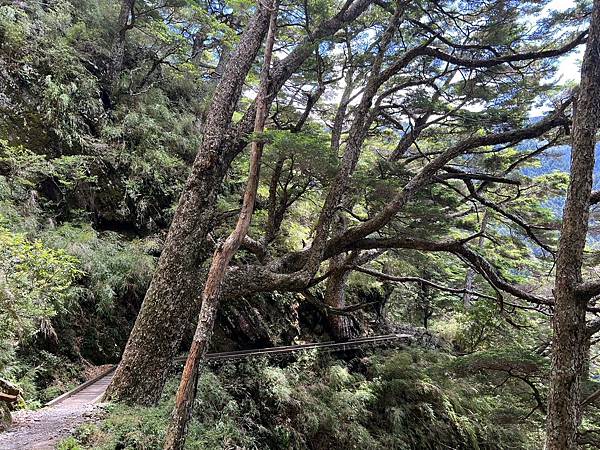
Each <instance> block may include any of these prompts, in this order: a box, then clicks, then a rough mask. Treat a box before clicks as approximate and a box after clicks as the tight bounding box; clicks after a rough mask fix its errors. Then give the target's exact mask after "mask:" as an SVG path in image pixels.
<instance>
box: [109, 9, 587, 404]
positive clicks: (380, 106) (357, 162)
mask: <svg viewBox="0 0 600 450" xmlns="http://www.w3.org/2000/svg"><path fill="white" fill-rule="evenodd" d="M369 6H370V2H368V1H365V0H355V1H348V2H346V3H345V4H344V5H342V6H341V7H340V9H339V12H337V13H336V14H335V15H333V16H331V18H329V19H327V18H323V19H321V20H319V21H315V22H312V21H311V19H312V18H314V17H315V16H318V14H316V11H315V10H314V9H311V6H310V5H309V6H308V9H306V8H307V6H302V7H299V8H298V9H297V10H296V12H297V11H299V12H300V14H301V16H302V17H304V18H305V19H306V20H305V22H306V23H304V24H302V25H297V24H296V22H294V24H295V25H294V26H295V27H297V28H298V29H299V31H298V33H299V34H300V35H301V36H304V38H303V39H298V36H294V39H293V42H292V43H288V44H287V45H285V52H286V55H287V56H285V57H283V58H282V59H281V60H280V61H278V62H277V63H276V64H275V65H274V67H273V68H272V71H271V77H270V80H269V90H268V92H269V95H268V97H267V99H268V103H269V104H270V103H274V106H275V107H274V108H273V112H272V113H271V116H270V118H269V119H270V120H271V121H272V122H273V123H274V124H275V126H276V127H278V128H279V130H277V131H275V132H273V134H272V141H273V143H272V145H269V148H270V149H272V150H273V152H274V154H273V155H270V154H267V155H265V158H266V159H265V162H266V164H267V167H266V169H267V170H265V171H264V174H265V177H264V179H263V180H261V183H262V185H263V187H264V188H265V191H264V192H265V193H268V195H267V198H266V200H265V202H264V204H266V205H267V207H266V208H264V211H261V209H262V207H261V203H262V202H259V205H258V211H257V214H259V217H258V220H255V221H254V223H255V224H256V225H255V226H254V227H251V228H250V231H249V233H248V235H247V236H246V238H245V239H244V241H243V242H242V248H243V250H244V257H243V259H240V260H236V258H233V259H232V262H231V264H230V267H229V268H228V269H227V271H226V274H225V279H224V280H223V286H222V292H221V296H222V298H223V300H231V299H235V298H240V297H243V296H251V295H253V294H256V293H259V292H273V291H292V292H301V293H303V294H305V298H307V299H312V300H311V301H315V302H316V303H318V304H319V306H320V307H322V308H323V310H325V311H328V312H330V313H332V314H347V313H348V312H350V311H353V310H356V309H358V308H361V307H363V306H364V305H345V298H344V296H343V295H340V293H341V294H343V293H344V290H345V287H346V283H347V280H348V278H349V275H351V274H352V273H353V272H356V271H358V270H362V271H363V273H364V274H365V275H369V276H373V277H375V278H378V279H388V280H389V281H390V282H406V283H417V284H418V285H420V286H425V285H427V286H429V287H433V288H434V289H436V290H443V291H445V292H447V293H449V294H454V295H459V296H462V295H464V294H465V293H466V291H469V292H468V293H469V295H471V297H472V300H471V301H474V300H473V298H475V297H476V298H478V299H479V300H477V301H481V300H482V299H484V300H486V301H495V302H497V304H498V305H499V308H500V310H502V308H503V307H504V305H505V304H506V302H505V299H504V295H508V296H509V298H510V300H511V305H512V307H514V308H525V309H526V308H531V307H532V306H531V305H532V304H533V305H534V306H533V307H535V308H540V309H544V310H546V309H548V308H549V307H551V306H552V304H553V301H552V299H550V298H547V297H545V296H544V295H542V294H536V293H535V292H532V290H531V289H528V288H527V287H523V286H520V285H519V284H518V279H516V278H515V277H514V275H511V274H510V271H508V270H501V269H498V268H496V267H495V265H494V264H493V263H492V262H490V261H489V260H488V258H489V257H493V258H494V261H493V262H496V263H498V265H500V263H501V262H503V261H504V260H506V259H509V258H508V257H507V258H505V259H504V260H500V258H499V255H485V246H482V245H479V239H478V238H479V237H480V236H481V235H482V234H485V235H486V236H491V235H492V234H493V233H500V232H499V231H498V229H499V228H500V227H509V229H510V230H511V233H515V234H517V235H518V236H519V237H522V239H525V240H527V241H528V242H529V243H530V244H531V245H533V246H535V247H537V248H540V249H541V250H542V251H544V252H546V253H548V254H551V253H552V252H553V251H554V249H553V245H554V241H553V239H554V234H552V232H551V227H548V226H544V224H541V223H540V222H542V221H544V220H547V217H544V216H543V214H542V213H540V210H539V209H538V208H537V207H536V206H534V205H539V201H540V198H541V196H543V195H546V194H547V192H545V191H544V189H543V188H540V187H539V186H537V187H536V182H531V181H530V180H529V179H527V178H526V177H523V175H522V174H521V173H520V169H521V168H522V167H523V166H525V165H527V164H528V163H529V162H530V161H532V160H534V159H535V158H537V157H539V155H540V154H541V153H543V152H544V151H545V150H547V149H549V148H550V147H551V146H552V145H553V144H556V143H560V142H562V141H563V140H564V131H563V130H564V127H565V126H567V125H568V124H569V123H570V119H569V118H568V115H569V113H570V108H571V103H572V102H571V99H570V98H561V97H560V96H557V97H555V98H554V102H553V103H554V104H553V109H554V110H553V111H552V112H551V113H549V114H547V115H546V117H544V118H541V119H540V120H538V121H535V122H531V121H530V120H529V117H528V115H529V111H530V109H531V106H532V102H533V101H534V100H535V99H536V98H538V97H540V96H546V97H549V96H550V95H551V94H553V92H552V90H553V86H549V85H546V84H545V83H544V82H542V80H544V79H545V78H546V77H547V76H548V75H550V74H552V73H553V70H554V68H555V65H556V61H557V57H559V56H561V55H564V54H566V53H568V52H569V51H571V50H573V49H575V48H577V46H579V45H580V44H582V43H583V42H584V41H585V38H586V32H585V31H583V30H578V31H576V32H567V33H565V34H564V35H563V36H562V38H561V39H558V42H557V39H556V35H557V33H558V32H559V29H560V26H556V24H554V25H553V24H552V23H550V22H548V21H544V22H540V24H539V27H538V28H536V29H535V30H534V31H531V30H529V29H525V28H524V27H523V26H520V25H519V23H520V22H519V21H520V18H521V17H522V16H523V15H525V14H528V15H534V14H536V13H538V12H539V11H540V9H541V8H542V7H543V5H540V4H539V2H502V3H498V2H491V1H490V2H486V1H483V2H475V3H472V4H471V3H469V4H464V3H461V4H458V5H457V4H456V3H455V2H442V3H440V2H427V1H414V2H411V1H403V2H395V3H394V2H392V3H382V2H380V3H378V4H377V5H376V6H373V7H372V8H370V9H369V10H368V11H367V8H368V7H369ZM268 15H269V14H268V11H266V10H265V9H264V8H263V6H262V5H260V4H259V5H258V6H257V7H256V10H255V11H254V12H253V15H252V18H251V19H250V21H249V23H248V25H247V27H246V29H245V31H244V33H243V34H242V36H241V38H240V42H239V44H238V45H237V46H236V48H235V49H234V50H233V51H232V52H231V54H230V55H229V57H228V63H227V65H226V67H225V69H224V70H223V73H222V78H221V80H220V82H219V84H218V85H217V87H216V88H215V93H214V99H213V102H212V104H211V106H210V107H209V109H208V114H207V115H206V122H205V124H204V135H203V143H202V146H201V148H200V150H199V152H198V155H197V158H196V161H195V163H194V166H193V167H192V172H191V174H190V178H189V179H188V182H187V185H186V188H185V189H184V192H183V194H182V197H181V199H180V202H179V206H178V208H177V212H176V215H175V218H174V220H173V223H172V225H171V229H170V231H169V235H168V237H167V241H166V244H165V248H164V250H163V252H162V254H161V258H160V262H159V267H158V269H157V271H156V274H155V276H154V279H153V281H152V284H151V286H150V289H149V290H148V293H147V295H146V298H145V301H144V304H143V306H142V309H141V311H140V314H139V317H138V320H137V322H136V325H135V327H134V330H133V331H132V334H131V337H130V340H129V342H128V344H127V347H126V349H125V353H124V355H123V359H122V362H121V364H120V365H119V368H118V370H117V372H116V374H115V378H114V380H113V382H112V384H111V386H110V388H109V391H108V392H107V395H108V396H109V397H111V398H115V399H122V400H128V401H133V402H139V403H152V402H154V401H156V400H157V398H158V396H159V395H160V392H161V390H162V387H163V385H164V382H165V379H166V374H167V372H168V369H169V366H170V361H171V358H172V357H173V356H174V354H175V353H176V352H177V350H178V348H179V344H180V342H181V339H182V336H183V334H184V332H185V330H186V328H187V326H188V322H189V320H190V318H191V317H193V316H194V315H195V312H197V311H198V309H199V306H200V305H199V301H198V300H199V298H200V293H201V292H202V283H203V280H204V279H205V278H206V270H205V269H204V268H203V262H204V261H205V259H206V257H207V255H208V254H209V253H210V250H211V247H212V245H211V243H210V242H211V241H210V240H209V239H207V235H208V232H209V230H213V229H215V233H223V234H224V235H227V234H228V230H229V229H230V228H231V227H232V226H233V224H231V223H228V222H227V219H223V218H222V217H221V216H219V217H217V214H216V210H217V208H216V206H217V198H218V195H217V194H218V192H219V190H220V189H221V187H222V184H223V179H224V177H225V174H226V173H228V172H229V171H231V170H232V163H236V161H237V160H236V158H237V156H238V155H239V154H240V153H241V152H242V150H243V149H244V148H245V146H246V144H247V143H248V142H249V135H250V133H251V131H252V130H253V126H254V122H255V120H254V119H255V112H256V103H251V105H250V106H249V107H247V109H246V110H245V112H243V114H242V115H241V119H240V120H239V121H238V122H237V123H233V120H232V117H233V114H234V112H235V111H237V110H238V109H241V108H242V105H243V102H240V98H241V96H242V87H243V84H244V82H245V80H246V78H247V76H248V74H249V73H250V72H251V69H252V65H253V63H254V60H255V58H256V56H257V54H258V52H259V49H260V45H261V44H260V43H261V41H262V38H263V36H264V35H265V33H266V30H267V26H268ZM322 15H325V14H322ZM460 17H466V18H468V20H466V19H460ZM280 19H281V20H280V23H281V26H283V25H284V23H285V22H286V21H287V20H288V17H287V16H286V15H285V14H281V17H280ZM289 20H291V19H289ZM284 39H285V38H284V37H282V41H284ZM297 42H299V43H297ZM282 47H283V46H282ZM341 80H346V82H345V83H344V85H343V86H340V85H339V84H338V83H339V81H341ZM328 91H329V92H328ZM334 91H335V92H337V93H341V94H342V95H341V98H340V101H339V102H334V104H332V103H331V100H330V99H331V96H330V97H329V99H328V96H327V95H326V94H328V93H329V94H332V93H333V92H334ZM324 93H325V94H324ZM335 103H337V104H335ZM267 106H269V105H267ZM317 110H319V111H320V112H323V113H324V114H323V117H324V121H325V124H323V121H321V122H319V121H317V120H314V119H312V118H311V112H312V111H317ZM324 125H325V126H324ZM324 128H325V130H326V129H327V128H329V129H330V130H331V133H326V132H325V131H324ZM532 140H537V141H532ZM327 141H329V142H327ZM523 142H534V144H533V149H531V150H529V151H525V150H521V149H519V148H518V145H519V144H520V143H523ZM286 147H287V152H286ZM498 161H499V162H498ZM538 183H539V182H538ZM541 183H546V184H552V183H553V181H552V176H548V177H546V178H545V179H544V180H543V181H541ZM522 184H531V186H527V190H525V189H524V190H523V191H531V190H532V189H538V190H539V192H541V193H542V194H540V195H539V196H538V198H535V196H532V197H531V198H530V199H528V200H527V202H529V203H527V202H525V204H526V205H531V207H530V208H528V209H527V210H525V211H523V208H522V206H523V204H524V203H523V199H522V198H521V196H522V192H521V189H520V188H521V185H522ZM498 186H502V187H503V189H506V190H514V192H513V191H510V193H509V195H508V197H506V195H505V194H503V192H502V191H501V190H500V189H498ZM513 194H514V195H513ZM260 195H261V194H260V189H259V196H260ZM536 202H537V203H536ZM481 207H485V210H486V211H489V213H487V214H489V215H490V218H489V221H488V224H487V225H486V229H485V233H481V230H479V229H478V227H479V226H478V225H477V224H478V223H480V222H479V221H480V220H481V218H480V217H478V216H479V214H478V212H479V210H480V209H481ZM478 208H479V209H478ZM519 208H521V211H519ZM263 212H264V214H263ZM300 216H302V217H301V218H300ZM224 217H226V216H224ZM475 217H478V218H477V219H475ZM290 222H292V224H293V225H294V226H296V228H298V226H299V225H298V224H301V225H300V226H301V227H304V229H305V230H306V231H303V232H302V238H301V239H298V240H297V241H298V244H299V245H294V244H289V243H285V242H282V241H283V240H284V239H283V238H284V237H285V236H286V233H288V232H289V230H290V228H291V227H292V224H290ZM473 232H474V233H475V234H473ZM423 235H427V236H428V239H423V238H422V236H423ZM473 240H475V241H476V244H475V245H473V243H472V241H473ZM519 245H520V247H519ZM528 245H529V244H527V245H524V244H517V243H516V242H515V243H511V246H514V248H518V249H520V250H519V251H521V252H527V251H529V247H528ZM511 248H513V247H511ZM401 251H404V252H433V253H445V254H449V255H453V256H454V257H456V258H457V259H458V261H460V262H462V263H463V267H464V268H467V267H469V268H471V269H473V270H474V271H476V272H477V273H478V276H479V277H480V278H481V280H482V281H484V282H485V283H487V285H488V286H489V288H485V289H486V292H481V290H477V291H476V290H475V289H474V288H473V291H472V292H471V289H465V287H464V276H465V275H466V272H465V273H463V274H462V277H460V278H461V279H462V281H460V282H458V284H457V286H460V287H457V286H451V285H448V284H444V283H440V282H436V281H435V280H425V279H423V278H422V277H421V276H419V275H417V276H414V275H410V276H407V275H406V274H402V273H400V274H397V273H384V272H381V271H380V270H374V266H375V265H376V264H377V263H378V262H377V259H378V258H379V257H380V256H381V255H382V254H384V253H388V252H389V253H391V252H401ZM486 256H488V258H486ZM367 266H368V267H367ZM390 267H392V266H390ZM423 273H425V272H423ZM427 273H429V272H427ZM330 277H331V279H330V280H328V283H329V286H328V288H326V289H325V291H326V292H325V295H326V299H325V301H322V302H321V301H320V296H321V292H319V289H320V286H319V284H320V283H321V282H323V281H325V280H326V279H328V278H330ZM481 280H480V281H478V283H479V284H481ZM484 286H485V284H484Z"/></svg>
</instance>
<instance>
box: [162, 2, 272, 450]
mask: <svg viewBox="0 0 600 450" xmlns="http://www.w3.org/2000/svg"><path fill="white" fill-rule="evenodd" d="M264 7H265V8H267V10H268V11H269V16H270V18H269V31H268V33H267V38H266V44H265V56H264V62H263V69H262V72H261V76H260V86H259V90H258V95H257V97H256V118H255V123H254V133H255V135H257V136H255V138H254V140H253V142H252V151H251V153H250V168H249V172H248V181H247V185H246V190H245V191H244V198H243V201H242V208H241V210H240V215H239V217H238V220H237V224H236V227H235V229H234V230H233V231H232V232H231V234H230V235H229V236H228V237H227V239H225V241H224V242H223V243H222V244H220V245H218V247H217V249H216V250H215V253H214V254H213V258H212V262H211V266H210V270H209V271H208V276H207V278H206V283H205V285H204V291H203V292H202V307H201V308H200V317H199V318H198V325H197V326H196V332H195V334H194V340H193V341H192V346H191V348H190V351H189V354H188V357H187V360H186V363H185V367H184V369H183V374H182V376H181V383H180V385H179V389H178V391H177V396H176V398H175V407H174V409H173V413H172V415H171V423H170V426H169V429H168V430H167V436H166V438H165V445H164V448H165V450H179V449H182V448H183V445H184V443H185V430H186V427H187V423H188V421H189V420H190V417H191V414H192V407H193V405H194V401H195V399H196V387H197V384H198V371H199V365H200V363H201V362H202V359H203V358H204V355H205V354H206V352H207V351H208V345H209V344H210V338H211V336H212V332H213V327H214V324H215V318H216V315H217V309H218V308H219V303H220V301H221V298H220V297H221V285H222V284H223V279H224V278H225V271H226V270H227V266H228V265H229V263H230V261H231V259H232V258H233V256H234V254H235V252H236V251H237V250H238V248H239V246H240V244H241V243H242V241H243V240H244V238H245V237H246V234H247V233H248V228H249V227H250V221H251V220H252V213H253V211H254V202H255V201H256V191H257V189H258V182H259V172H260V164H261V159H262V152H263V147H264V142H263V141H262V140H261V137H260V136H259V135H260V134H261V133H262V132H263V131H264V128H265V121H266V117H267V112H268V110H267V95H268V81H269V72H270V66H271V58H272V55H273V45H274V43H275V32H276V28H277V11H278V7H277V1H276V0H275V1H273V2H272V3H271V4H270V5H268V6H266V5H265V6H264Z"/></svg>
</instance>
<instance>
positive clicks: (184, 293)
mask: <svg viewBox="0 0 600 450" xmlns="http://www.w3.org/2000/svg"><path fill="white" fill-rule="evenodd" d="M268 24H269V13H268V11H267V10H266V9H265V8H263V7H259V8H257V11H256V13H255V15H254V17H253V18H252V20H251V21H250V23H249V24H248V26H247V28H246V30H245V31H244V33H243V35H242V37H241V40H240V43H239V44H238V46H237V48H236V51H235V53H234V54H233V55H232V57H231V59H230V60H229V63H228V64H227V67H226V68H225V71H224V73H223V77H222V78H221V80H220V82H219V86H218V88H217V89H216V91H215V95H214V97H213V101H212V104H211V106H210V113H209V114H208V116H207V121H206V123H205V126H204V136H203V141H202V145H201V148H200V150H199V152H198V155H197V157H196V160H195V161H194V164H193V166H192V171H191V174H190V176H189V178H188V181H187V183H186V186H185V188H184V191H183V193H182V195H181V197H180V199H179V205H178V206H177V211H176V213H175V217H174V218H173V222H172V223H171V228H170V229H169V233H168V235H167V239H166V242H165V247H164V249H163V251H162V253H161V256H160V259H159V262H158V267H157V269H156V272H155V274H154V277H153V279H152V282H151V283H150V287H149V289H148V291H147V292H146V297H145V298H144V302H143V304H142V307H141V309H140V313H139V314H138V318H137V320H136V323H135V326H134V328H133V330H132V332H131V335H130V337H129V341H128V342H127V346H126V347H125V351H124V353H123V356H122V359H121V363H120V364H119V367H118V368H117V370H116V372H115V376H114V378H113V380H112V382H111V384H110V386H109V388H108V390H107V392H106V398H111V399H115V400H123V401H128V402H133V403H139V404H152V403H155V402H156V401H157V400H158V398H159V397H160V395H161V393H162V389H163V386H164V383H165V381H166V376H167V373H168V371H169V368H170V367H171V363H172V359H173V357H174V356H175V354H176V352H177V350H178V348H179V344H180V342H181V339H182V337H183V333H184V332H185V330H186V328H187V326H188V324H189V322H188V320H189V319H188V318H190V317H193V316H194V315H195V314H196V311H197V308H198V299H197V295H198V292H199V291H200V290H201V286H202V285H201V283H202V279H203V277H202V267H201V266H202V262H203V261H204V260H205V259H206V257H207V256H208V255H207V249H206V235H207V233H208V232H209V231H210V229H211V226H212V223H213V220H214V210H215V203H216V197H217V193H218V190H219V188H220V186H221V182H222V179H223V177H224V176H225V173H226V171H227V165H226V164H225V162H224V161H223V158H222V152H221V151H220V149H221V148H222V146H223V142H224V141H225V140H226V139H227V138H228V132H229V130H230V124H231V119H232V116H233V112H234V110H235V107H236V105H237V102H238V100H239V98H240V95H241V91H242V87H243V84H244V80H245V78H246V75H247V74H248V71H249V70H250V67H251V66H252V63H253V62H254V59H255V58H256V55H257V53H258V50H259V48H260V45H261V43H262V40H263V37H264V35H265V33H266V30H267V28H268Z"/></svg>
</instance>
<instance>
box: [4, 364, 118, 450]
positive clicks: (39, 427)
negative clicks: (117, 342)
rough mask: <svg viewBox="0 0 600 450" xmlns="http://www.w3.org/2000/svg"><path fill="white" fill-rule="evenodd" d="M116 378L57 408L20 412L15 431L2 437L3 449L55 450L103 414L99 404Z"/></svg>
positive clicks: (104, 378) (102, 382) (9, 431)
mask: <svg viewBox="0 0 600 450" xmlns="http://www.w3.org/2000/svg"><path fill="white" fill-rule="evenodd" d="M112 376H113V374H112V373H110V374H108V375H106V376H105V377H103V378H101V379H100V380H98V381H97V382H95V383H94V384H92V385H90V386H88V387H86V388H85V389H83V390H81V391H79V392H78V393H76V394H74V395H73V396H72V397H68V398H66V399H65V400H63V401H61V402H60V403H58V404H56V405H53V406H48V407H46V408H42V409H40V410H38V411H17V412H16V413H14V414H13V426H12V427H11V429H10V430H8V431H6V432H5V433H1V434H0V450H29V449H35V450H51V449H54V447H55V446H56V444H57V443H58V442H59V441H60V440H61V439H63V438H66V437H68V436H69V435H71V434H72V432H73V431H74V430H75V429H76V428H77V427H78V426H79V425H81V424H82V423H85V422H89V421H92V420H94V419H95V418H96V417H97V416H98V415H99V414H100V413H101V412H102V409H101V407H100V406H99V405H98V403H97V401H98V400H99V399H100V397H101V396H102V394H103V393H104V391H105V390H106V388H107V386H108V384H109V383H110V380H111V378H112Z"/></svg>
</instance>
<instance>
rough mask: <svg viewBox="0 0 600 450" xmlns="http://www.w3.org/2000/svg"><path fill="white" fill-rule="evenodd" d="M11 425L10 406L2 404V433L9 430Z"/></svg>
mask: <svg viewBox="0 0 600 450" xmlns="http://www.w3.org/2000/svg"><path fill="white" fill-rule="evenodd" d="M11 424H12V417H11V416H10V410H9V409H8V405H6V404H5V403H1V402H0V432H1V431H6V430H8V429H9V428H10V425H11Z"/></svg>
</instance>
